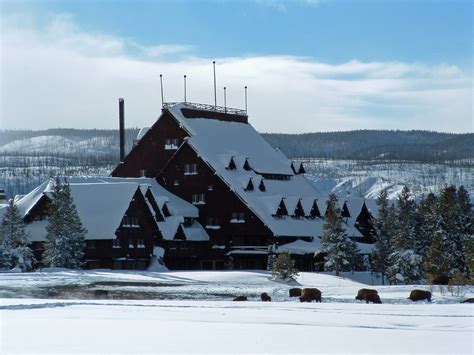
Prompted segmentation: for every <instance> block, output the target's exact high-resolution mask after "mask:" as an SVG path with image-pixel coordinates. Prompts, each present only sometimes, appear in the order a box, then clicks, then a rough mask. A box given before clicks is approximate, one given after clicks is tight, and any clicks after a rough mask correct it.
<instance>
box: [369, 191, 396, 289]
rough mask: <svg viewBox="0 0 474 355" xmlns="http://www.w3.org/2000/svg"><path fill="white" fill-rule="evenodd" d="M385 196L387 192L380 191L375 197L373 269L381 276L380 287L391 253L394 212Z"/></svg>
mask: <svg viewBox="0 0 474 355" xmlns="http://www.w3.org/2000/svg"><path fill="white" fill-rule="evenodd" d="M387 196H388V194H387V191H382V192H381V193H380V194H379V196H378V197H377V205H378V206H379V213H378V218H376V219H375V230H376V232H377V239H376V242H375V248H374V252H373V260H374V268H375V270H376V271H378V272H380V273H381V274H382V285H384V284H385V276H386V275H387V269H388V267H389V266H390V264H389V256H390V254H391V252H392V248H391V240H392V234H393V227H394V224H395V211H394V209H393V208H389V206H388V198H387Z"/></svg>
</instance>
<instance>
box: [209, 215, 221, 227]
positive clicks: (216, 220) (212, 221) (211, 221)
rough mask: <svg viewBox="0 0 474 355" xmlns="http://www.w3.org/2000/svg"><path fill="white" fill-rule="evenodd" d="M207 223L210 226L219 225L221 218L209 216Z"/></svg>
mask: <svg viewBox="0 0 474 355" xmlns="http://www.w3.org/2000/svg"><path fill="white" fill-rule="evenodd" d="M207 225H208V226H218V225H219V218H217V217H207Z"/></svg>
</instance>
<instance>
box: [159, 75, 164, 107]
mask: <svg viewBox="0 0 474 355" xmlns="http://www.w3.org/2000/svg"><path fill="white" fill-rule="evenodd" d="M160 88H161V108H163V104H164V103H165V100H164V99H163V74H160Z"/></svg>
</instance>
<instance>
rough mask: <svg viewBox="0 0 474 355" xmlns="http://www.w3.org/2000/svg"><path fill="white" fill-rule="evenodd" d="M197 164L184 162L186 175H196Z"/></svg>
mask: <svg viewBox="0 0 474 355" xmlns="http://www.w3.org/2000/svg"><path fill="white" fill-rule="evenodd" d="M196 174H197V164H195V163H194V164H184V175H196Z"/></svg>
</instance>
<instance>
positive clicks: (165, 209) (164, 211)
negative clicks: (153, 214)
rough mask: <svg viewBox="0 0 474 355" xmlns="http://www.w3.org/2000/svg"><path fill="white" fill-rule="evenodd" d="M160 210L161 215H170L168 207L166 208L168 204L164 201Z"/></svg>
mask: <svg viewBox="0 0 474 355" xmlns="http://www.w3.org/2000/svg"><path fill="white" fill-rule="evenodd" d="M161 210H162V211H163V215H164V216H165V217H170V216H171V211H170V209H169V208H168V205H167V204H166V203H165V204H164V205H163V207H162V208H161Z"/></svg>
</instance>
